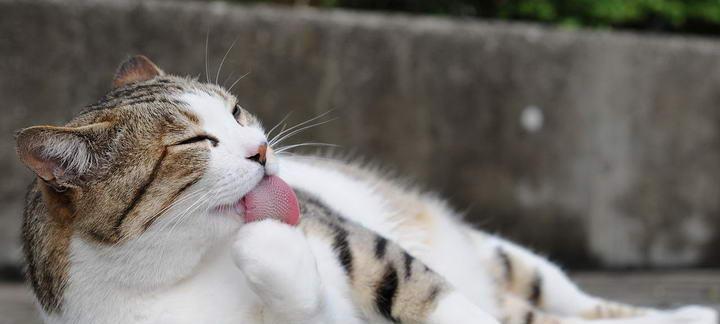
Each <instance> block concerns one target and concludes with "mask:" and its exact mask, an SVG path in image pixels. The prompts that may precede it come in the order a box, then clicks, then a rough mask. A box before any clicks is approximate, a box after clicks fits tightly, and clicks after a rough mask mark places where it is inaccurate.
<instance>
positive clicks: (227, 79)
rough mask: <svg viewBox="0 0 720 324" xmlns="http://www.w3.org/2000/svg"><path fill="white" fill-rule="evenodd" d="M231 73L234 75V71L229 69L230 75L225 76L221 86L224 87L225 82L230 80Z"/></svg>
mask: <svg viewBox="0 0 720 324" xmlns="http://www.w3.org/2000/svg"><path fill="white" fill-rule="evenodd" d="M233 75H235V71H230V75H228V76H227V77H226V78H225V80H224V81H223V83H222V87H223V88H225V85H226V84H227V82H228V81H229V80H230V78H232V77H233Z"/></svg>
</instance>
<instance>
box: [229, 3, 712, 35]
mask: <svg viewBox="0 0 720 324" xmlns="http://www.w3.org/2000/svg"><path fill="white" fill-rule="evenodd" d="M230 1H236V2H265V3H278V4H291V5H311V6H316V7H322V8H352V9H361V10H378V11H391V12H408V13H417V14H435V15H452V16H466V17H481V18H492V19H503V20H521V21H534V22H541V23H548V24H558V25H561V26H566V27H593V28H626V29H637V30H650V31H664V32H683V33H699V34H720V0H230Z"/></svg>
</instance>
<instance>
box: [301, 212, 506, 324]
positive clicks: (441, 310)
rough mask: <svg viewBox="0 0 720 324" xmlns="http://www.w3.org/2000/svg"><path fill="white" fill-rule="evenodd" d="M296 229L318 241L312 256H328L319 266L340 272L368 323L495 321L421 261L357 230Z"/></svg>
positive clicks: (331, 221) (328, 223)
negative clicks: (330, 267)
mask: <svg viewBox="0 0 720 324" xmlns="http://www.w3.org/2000/svg"><path fill="white" fill-rule="evenodd" d="M321 212H323V211H315V214H318V213H321ZM300 226H301V228H302V229H303V230H304V232H305V233H306V235H307V236H308V238H309V239H310V240H311V242H319V244H313V246H315V248H314V250H315V251H316V255H318V256H320V255H322V256H326V255H330V256H331V257H330V258H331V259H332V260H328V261H327V262H321V266H324V265H328V264H331V265H334V268H337V269H341V271H342V272H343V276H344V278H345V281H346V282H347V284H348V288H349V289H348V290H349V295H350V297H351V298H352V300H353V304H354V305H356V307H357V308H358V309H359V310H360V312H361V313H362V315H363V317H364V318H365V319H366V320H367V321H368V322H369V323H388V322H392V323H428V324H498V323H499V322H498V321H497V320H496V319H494V318H493V317H492V316H490V315H489V314H487V313H486V312H484V311H482V310H481V309H480V308H479V307H478V306H477V305H475V304H474V303H472V302H471V301H470V300H468V299H467V298H466V297H464V296H463V295H461V294H460V293H458V292H455V290H454V289H453V288H452V287H451V286H449V284H448V283H447V282H446V281H445V279H444V278H442V277H441V276H440V275H438V274H437V273H436V272H434V271H433V270H431V269H429V268H428V267H427V266H426V265H425V264H423V263H422V262H421V261H420V260H418V259H416V258H414V257H413V256H411V255H410V254H408V253H407V252H406V251H405V250H403V249H402V248H401V247H400V246H398V245H397V244H395V243H393V242H392V241H389V240H387V239H385V238H383V237H382V236H380V235H377V234H376V233H373V232H372V231H369V230H367V229H366V228H364V227H362V226H359V225H357V224H355V223H353V222H350V221H346V220H342V219H340V218H331V217H326V218H319V217H315V218H312V217H306V218H305V219H304V220H303V221H302V223H301V225H300ZM323 258H324V257H323ZM321 272H322V273H323V275H325V274H326V273H331V272H332V269H324V270H321Z"/></svg>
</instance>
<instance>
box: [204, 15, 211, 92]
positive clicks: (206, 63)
mask: <svg viewBox="0 0 720 324" xmlns="http://www.w3.org/2000/svg"><path fill="white" fill-rule="evenodd" d="M209 42H210V27H208V30H207V33H206V34H205V81H206V82H207V83H210V69H209V68H208V43H209Z"/></svg>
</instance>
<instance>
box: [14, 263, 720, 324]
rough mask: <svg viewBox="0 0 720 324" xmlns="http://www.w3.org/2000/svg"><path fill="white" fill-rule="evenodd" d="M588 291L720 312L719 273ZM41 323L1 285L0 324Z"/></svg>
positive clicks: (593, 282) (17, 290)
mask: <svg viewBox="0 0 720 324" xmlns="http://www.w3.org/2000/svg"><path fill="white" fill-rule="evenodd" d="M574 279H576V280H577V281H578V282H579V284H580V286H581V287H582V288H584V289H585V290H587V291H588V292H590V293H592V294H595V295H596V296H601V297H605V298H609V299H612V300H617V301H622V302H626V303H632V304H635V305H643V306H651V307H660V308H674V307H679V306H683V305H689V304H694V305H706V306H710V307H713V308H715V309H717V310H719V311H720V273H717V272H675V273H648V272H638V273H598V272H596V273H579V274H577V275H576V276H575V277H574ZM21 323H22V324H35V323H38V324H39V323H40V320H39V317H38V315H37V313H36V310H35V306H34V304H33V299H32V296H31V293H30V291H29V289H28V288H27V287H26V286H25V285H23V284H7V283H6V284H3V283H0V324H21Z"/></svg>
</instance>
